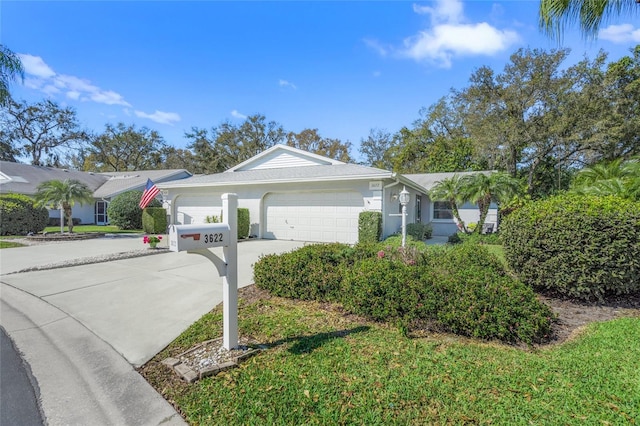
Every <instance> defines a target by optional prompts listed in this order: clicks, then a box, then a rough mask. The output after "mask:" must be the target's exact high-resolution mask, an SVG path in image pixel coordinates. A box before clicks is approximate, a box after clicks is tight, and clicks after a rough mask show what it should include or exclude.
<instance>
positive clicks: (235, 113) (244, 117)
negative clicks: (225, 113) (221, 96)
mask: <svg viewBox="0 0 640 426" xmlns="http://www.w3.org/2000/svg"><path fill="white" fill-rule="evenodd" d="M231 116H232V117H233V118H239V119H241V120H246V118H247V116H246V115H244V114H241V113H239V112H238V110H235V109H234V110H233V111H231Z"/></svg>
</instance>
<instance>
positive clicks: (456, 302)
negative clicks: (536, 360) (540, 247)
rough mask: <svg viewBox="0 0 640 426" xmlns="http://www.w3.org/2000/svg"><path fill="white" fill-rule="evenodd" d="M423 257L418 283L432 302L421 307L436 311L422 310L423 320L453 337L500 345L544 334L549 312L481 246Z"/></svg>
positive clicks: (540, 337) (550, 317) (533, 339)
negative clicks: (424, 287) (463, 336)
mask: <svg viewBox="0 0 640 426" xmlns="http://www.w3.org/2000/svg"><path fill="white" fill-rule="evenodd" d="M425 257H427V259H426V260H425V263H424V265H423V266H422V267H421V268H422V271H423V275H422V279H423V281H424V282H425V283H430V288H429V290H428V295H429V297H432V298H433V301H432V303H431V304H427V305H426V306H434V307H435V309H436V312H434V313H431V314H429V313H428V312H423V313H422V314H421V317H426V318H423V319H428V320H431V321H434V322H435V323H436V324H437V325H439V326H441V327H442V328H443V329H444V330H446V331H450V332H453V333H456V334H461V335H465V336H471V337H476V338H482V339H499V340H502V341H505V342H518V341H522V342H525V343H532V342H536V341H540V340H544V339H545V338H548V336H549V335H550V332H551V323H552V320H553V318H554V315H553V312H552V311H551V309H550V308H549V307H548V306H546V305H545V304H543V303H542V302H540V301H539V300H538V299H537V297H536V294H535V293H534V292H533V290H532V289H531V288H530V287H528V286H526V285H525V284H523V283H521V282H520V281H517V280H515V279H513V278H512V277H510V276H509V275H508V274H506V273H505V271H504V268H503V267H502V265H501V264H500V261H499V260H498V259H497V258H496V257H495V256H493V255H491V253H489V251H488V250H487V249H486V248H484V247H482V246H478V245H471V244H460V245H455V246H449V247H446V248H443V249H440V250H433V251H431V252H429V253H427V254H426V255H425Z"/></svg>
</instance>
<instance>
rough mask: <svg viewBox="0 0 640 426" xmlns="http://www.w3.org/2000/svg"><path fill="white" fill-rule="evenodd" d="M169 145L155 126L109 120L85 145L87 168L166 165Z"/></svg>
mask: <svg viewBox="0 0 640 426" xmlns="http://www.w3.org/2000/svg"><path fill="white" fill-rule="evenodd" d="M168 149H169V148H168V146H167V144H166V143H165V141H164V139H163V138H162V136H160V134H159V133H158V132H156V131H155V130H150V129H148V128H147V127H142V128H140V129H136V127H135V125H133V124H131V125H128V126H127V125H125V124H124V123H118V124H117V125H115V126H113V125H111V124H107V125H106V126H105V130H104V132H103V133H102V134H100V135H98V136H95V137H93V138H92V141H91V143H90V145H89V146H88V148H87V149H86V153H85V158H84V166H83V169H84V170H93V171H101V172H120V171H127V170H151V169H155V168H159V167H163V166H164V165H163V163H164V160H165V158H166V155H167V153H168Z"/></svg>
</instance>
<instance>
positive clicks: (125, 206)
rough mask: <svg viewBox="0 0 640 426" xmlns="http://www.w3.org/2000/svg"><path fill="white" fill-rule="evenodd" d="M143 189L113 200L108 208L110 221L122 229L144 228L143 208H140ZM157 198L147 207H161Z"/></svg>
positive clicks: (129, 192)
mask: <svg viewBox="0 0 640 426" xmlns="http://www.w3.org/2000/svg"><path fill="white" fill-rule="evenodd" d="M140 198H142V191H128V192H125V193H123V194H120V195H118V196H116V197H114V198H113V200H111V202H110V203H109V207H108V208H107V215H108V216H109V222H110V223H111V224H112V225H115V226H117V227H118V228H120V229H142V209H141V208H140V206H139V204H140ZM161 205H162V204H161V203H160V201H158V200H156V199H155V198H154V199H153V200H151V202H150V203H149V205H148V206H147V207H160V206H161Z"/></svg>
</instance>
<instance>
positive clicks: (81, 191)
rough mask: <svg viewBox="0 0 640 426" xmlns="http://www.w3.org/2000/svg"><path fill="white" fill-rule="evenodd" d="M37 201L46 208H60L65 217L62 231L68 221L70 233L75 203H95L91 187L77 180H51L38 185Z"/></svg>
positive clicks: (61, 224)
mask: <svg viewBox="0 0 640 426" xmlns="http://www.w3.org/2000/svg"><path fill="white" fill-rule="evenodd" d="M35 199H36V200H37V201H38V202H39V203H40V204H41V205H44V206H47V207H50V208H59V209H61V210H62V212H63V215H62V216H61V217H60V230H61V231H62V229H63V227H64V219H65V218H66V219H67V226H68V227H69V233H72V232H73V219H72V217H73V213H72V210H73V206H74V205H75V203H80V204H84V203H88V204H91V203H93V192H92V191H91V189H89V187H88V186H87V185H86V184H85V183H83V182H80V181H78V180H76V179H65V180H64V181H61V180H50V181H46V182H42V183H41V184H40V185H38V188H37V192H36V194H35Z"/></svg>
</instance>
